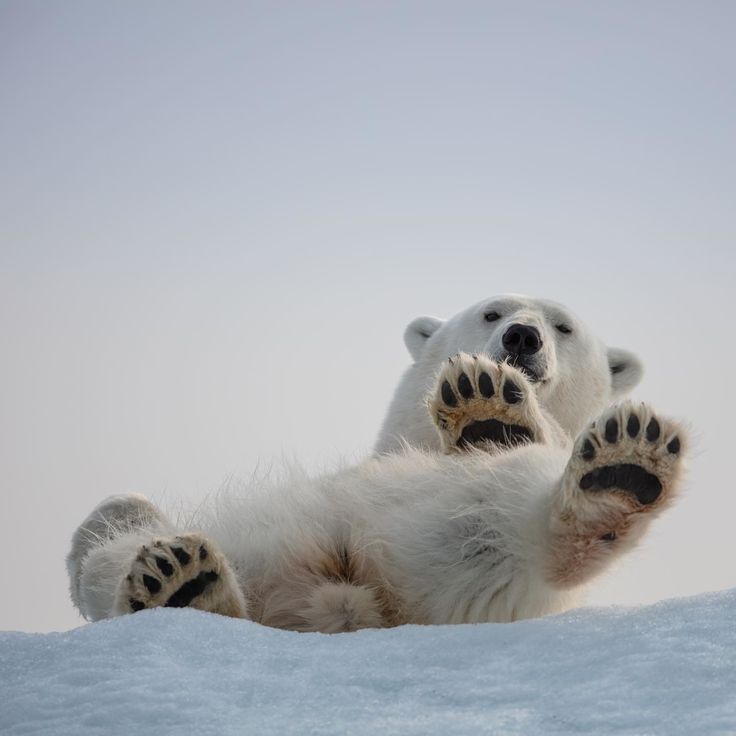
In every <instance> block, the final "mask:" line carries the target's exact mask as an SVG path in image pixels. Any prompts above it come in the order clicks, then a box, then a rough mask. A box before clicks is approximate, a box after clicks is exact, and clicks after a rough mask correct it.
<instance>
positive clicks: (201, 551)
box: [199, 545, 208, 560]
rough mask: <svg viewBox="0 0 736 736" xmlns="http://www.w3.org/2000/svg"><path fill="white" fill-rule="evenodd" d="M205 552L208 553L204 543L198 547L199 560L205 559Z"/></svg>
mask: <svg viewBox="0 0 736 736" xmlns="http://www.w3.org/2000/svg"><path fill="white" fill-rule="evenodd" d="M207 554H208V553H207V548H206V547H205V546H204V545H202V546H201V547H200V548H199V559H200V560H206V559H207Z"/></svg>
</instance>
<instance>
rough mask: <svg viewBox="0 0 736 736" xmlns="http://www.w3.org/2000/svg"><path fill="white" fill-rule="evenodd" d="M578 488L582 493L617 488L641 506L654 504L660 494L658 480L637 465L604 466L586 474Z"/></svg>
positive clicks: (660, 485) (660, 488) (660, 484)
mask: <svg viewBox="0 0 736 736" xmlns="http://www.w3.org/2000/svg"><path fill="white" fill-rule="evenodd" d="M580 488H582V489H583V490H584V491H607V490H610V489H613V488H618V489H620V490H622V491H627V492H629V493H632V494H633V495H634V496H636V500H637V501H639V503H641V504H645V505H646V504H650V503H654V502H655V501H656V500H657V499H658V498H659V494H660V493H661V492H662V483H661V482H660V480H659V478H657V476H656V475H653V474H652V473H649V472H647V471H646V470H644V468H642V467H641V466H639V465H631V464H629V463H622V464H621V465H605V466H603V467H602V468H596V469H595V470H592V471H591V472H590V473H586V474H585V475H584V476H583V477H582V478H581V479H580Z"/></svg>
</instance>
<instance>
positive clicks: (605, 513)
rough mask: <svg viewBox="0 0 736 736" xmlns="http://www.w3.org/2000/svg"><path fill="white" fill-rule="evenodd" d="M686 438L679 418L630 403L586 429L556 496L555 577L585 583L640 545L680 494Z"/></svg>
mask: <svg viewBox="0 0 736 736" xmlns="http://www.w3.org/2000/svg"><path fill="white" fill-rule="evenodd" d="M685 440H686V438H685V433H684V431H683V429H682V427H680V426H679V425H678V424H677V423H676V422H674V421H672V420H669V419H664V418H660V417H657V416H656V415H655V414H654V412H653V411H652V409H651V408H650V407H649V406H647V405H645V404H639V405H634V404H633V403H631V402H625V403H622V404H620V405H618V406H615V407H612V408H611V409H609V410H608V411H606V412H605V413H604V414H603V415H602V416H600V417H599V418H598V419H597V420H596V421H595V423H594V424H593V425H592V426H591V427H590V428H589V429H588V430H586V431H585V432H583V433H582V435H581V436H580V437H579V438H578V440H577V442H576V443H575V446H574V449H573V453H572V457H571V458H570V461H569V462H568V465H567V467H566V469H565V471H564V474H563V477H562V480H561V483H560V487H559V489H558V491H557V495H556V496H555V497H554V499H553V501H552V514H551V520H550V528H549V533H550V539H549V549H548V555H547V563H548V565H547V571H546V572H547V577H548V579H549V581H550V582H551V583H553V584H554V585H556V586H560V587H573V586H576V585H578V584H581V583H584V582H586V581H587V580H589V579H590V578H592V577H593V576H594V575H596V574H597V573H598V572H599V571H601V570H602V569H603V568H604V567H605V566H606V565H607V564H609V563H610V562H611V561H612V560H613V559H614V558H615V557H617V556H619V555H621V554H622V553H624V552H626V551H627V550H629V549H631V548H632V547H633V546H634V544H635V543H636V542H637V541H638V540H639V539H640V538H641V536H642V535H643V533H644V532H645V531H646V529H647V527H648V526H649V523H650V522H651V521H652V519H653V518H655V517H656V516H657V515H658V514H659V513H660V512H661V511H663V510H664V509H665V508H667V507H669V506H670V505H671V504H672V502H673V499H674V498H675V495H676V492H677V490H678V486H679V484H680V481H681V478H682V475H683V472H682V471H683V468H682V466H683V454H684V449H685Z"/></svg>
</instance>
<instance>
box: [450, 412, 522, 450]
mask: <svg viewBox="0 0 736 736" xmlns="http://www.w3.org/2000/svg"><path fill="white" fill-rule="evenodd" d="M533 441H534V435H533V434H532V432H531V430H530V429H528V428H527V427H522V426H521V425H519V424H504V423H503V422H499V421H498V419H484V420H483V421H480V422H471V423H470V424H468V426H467V427H465V428H464V429H463V432H462V434H461V435H460V439H459V440H458V441H457V444H458V446H459V447H462V446H463V445H477V444H479V443H481V442H495V443H496V444H498V445H516V444H518V443H519V442H533Z"/></svg>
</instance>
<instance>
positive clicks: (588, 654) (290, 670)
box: [0, 589, 736, 736]
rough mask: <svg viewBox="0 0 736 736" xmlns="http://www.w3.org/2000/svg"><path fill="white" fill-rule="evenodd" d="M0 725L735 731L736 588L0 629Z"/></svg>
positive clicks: (34, 729) (228, 730)
mask: <svg viewBox="0 0 736 736" xmlns="http://www.w3.org/2000/svg"><path fill="white" fill-rule="evenodd" d="M0 733H2V734H3V735H4V736H11V735H12V736H20V735H21V734H34V736H35V735H38V734H53V735H54V736H65V735H66V734H70V735H71V734H74V736H86V735H87V734H105V735H109V734H125V735H126V736H130V735H131V734H149V733H155V734H177V736H180V735H181V734H195V733H196V734H201V735H205V736H206V735H208V734H217V735H218V736H220V735H227V734H238V735H240V734H259V735H260V734H300V735H301V734H401V736H408V735H409V734H422V735H426V734H442V735H443V736H445V735H446V734H478V733H492V734H494V735H498V734H557V733H566V734H569V733H596V734H605V733H623V734H626V733H630V734H654V733H661V734H693V733H697V734H718V733H723V734H725V733H731V734H733V733H736V589H735V590H732V591H729V592H725V593H713V594H708V595H702V596H698V597H696V598H691V599H683V600H672V601H665V602H662V603H659V604H657V605H655V606H649V607H645V608H636V609H618V608H614V609H610V608H609V609H579V610H577V611H573V612H570V613H567V614H564V615H561V616H554V617H549V618H546V619H538V620H533V621H521V622H518V623H514V624H482V625H465V626H431V627H430V626H426V627H421V626H404V627H401V628H397V629H390V630H368V631H360V632H357V633H354V634H334V635H331V636H328V635H322V634H296V633H292V632H284V631H277V630H274V629H268V628H265V627H263V626H259V625H257V624H254V623H251V622H248V621H239V620H234V619H228V618H222V617H219V616H215V615H211V614H206V613H201V612H199V611H195V610H192V609H182V610H171V609H156V610H152V611H142V612H140V613H136V614H134V615H132V616H124V617H122V618H118V619H114V620H111V621H104V622H100V623H96V624H90V625H88V626H83V627H81V628H79V629H75V630H73V631H68V632H64V633H54V634H21V633H2V634H0Z"/></svg>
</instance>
